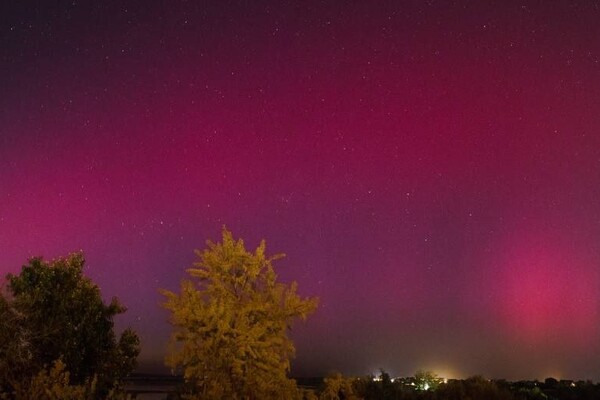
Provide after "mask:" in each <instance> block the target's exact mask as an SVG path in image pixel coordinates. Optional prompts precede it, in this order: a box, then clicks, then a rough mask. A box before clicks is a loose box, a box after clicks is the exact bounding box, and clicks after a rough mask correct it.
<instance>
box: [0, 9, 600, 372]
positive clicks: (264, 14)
mask: <svg viewBox="0 0 600 400" xmlns="http://www.w3.org/2000/svg"><path fill="white" fill-rule="evenodd" d="M599 20H600V3H599V2H597V1H558V2H551V3H548V2H534V1H531V2H528V1H521V2H517V1H507V2H476V1H435V0H431V1H427V2H425V1H416V0H415V1H410V0H409V1H396V2H370V1H364V2H362V1H348V2H346V1H344V2H342V1H299V2H293V1H260V0H259V1H227V2H226V1H179V0H172V1H106V2H91V1H89V2H88V1H81V2H80V1H68V2H67V1H45V2H44V1H39V2H28V1H23V2H21V1H19V2H3V3H2V5H1V6H0V273H1V274H2V275H4V274H6V273H8V272H18V271H19V269H20V267H21V265H23V264H24V263H25V262H26V260H27V259H28V258H29V257H32V256H36V255H43V256H45V257H46V258H48V259H51V258H53V257H56V256H59V255H66V254H68V253H70V252H73V251H77V250H79V249H82V250H83V251H84V252H85V255H86V259H87V267H86V274H87V275H88V276H89V277H91V278H92V279H93V280H94V281H95V282H97V283H98V285H99V286H100V287H101V289H102V291H103V295H104V296H105V297H106V298H107V299H108V298H110V297H111V296H113V295H115V296H118V297H119V298H120V299H121V301H122V302H123V303H124V304H125V305H126V306H127V307H128V311H127V313H126V314H125V315H124V316H122V317H120V318H119V319H118V320H117V321H116V324H117V327H118V329H122V328H123V327H125V326H131V327H133V328H134V329H135V330H137V331H138V332H139V334H140V336H141V339H142V347H143V351H142V354H141V356H140V371H162V370H165V371H166V368H165V367H163V361H162V360H163V357H164V354H165V351H166V342H167V339H168V336H169V333H170V326H169V325H168V322H167V319H168V313H167V312H166V311H165V310H163V309H161V308H160V303H161V302H162V301H163V299H162V297H161V295H160V294H159V293H158V291H157V289H158V288H167V289H171V290H176V289H177V288H178V285H179V281H180V280H181V279H182V278H184V277H185V268H187V267H189V266H190V265H191V263H192V262H194V261H195V256H194V253H193V250H194V249H196V248H200V249H202V248H204V247H205V241H206V239H214V240H216V239H219V238H220V231H221V228H222V226H223V225H226V226H227V227H228V228H229V229H230V230H232V231H233V233H234V235H235V236H236V237H242V238H244V239H245V242H246V244H247V246H248V247H250V248H253V247H255V246H257V245H258V243H259V241H260V239H262V238H264V239H266V240H267V249H268V250H270V252H271V253H272V254H273V253H279V252H284V253H286V254H287V257H286V258H285V259H284V260H281V261H278V263H277V264H276V266H277V267H278V271H279V276H280V278H281V280H283V281H285V282H290V281H292V280H296V281H297V282H298V284H299V288H300V290H299V291H300V293H301V294H303V295H306V296H309V295H310V296H318V297H320V299H321V302H320V307H319V309H318V311H317V312H316V313H315V314H314V315H313V316H312V317H311V318H310V319H309V320H308V321H307V322H305V323H301V324H299V325H296V326H295V327H294V330H293V333H292V334H293V337H294V340H295V342H296V344H297V357H296V359H295V361H294V363H293V370H292V372H293V374H295V375H297V376H302V375H304V376H307V375H308V376H314V375H320V374H324V373H327V372H328V371H331V370H339V371H342V372H344V373H346V374H368V373H372V372H374V371H377V369H378V368H379V367H383V368H384V369H386V370H387V371H389V372H390V373H391V374H392V375H409V374H413V373H414V372H415V371H416V370H417V369H419V368H426V369H431V370H434V371H436V372H437V373H439V374H441V375H444V376H449V377H463V376H468V375H472V374H483V375H485V376H488V377H497V378H508V379H525V378H543V377H546V376H554V377H557V378H575V379H593V380H600V359H599V358H598V356H597V354H599V352H600V344H599V343H600V202H599V201H598V200H599V199H600V24H598V21H599Z"/></svg>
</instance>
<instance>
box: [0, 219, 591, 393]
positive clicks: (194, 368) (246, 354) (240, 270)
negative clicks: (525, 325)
mask: <svg viewBox="0 0 600 400" xmlns="http://www.w3.org/2000/svg"><path fill="white" fill-rule="evenodd" d="M196 254H197V260H196V262H195V263H194V264H193V265H192V267H191V268H189V269H187V270H186V271H187V273H188V275H189V278H188V279H185V280H183V281H182V283H181V287H180V290H179V292H172V291H168V290H161V291H160V292H161V293H162V294H163V295H164V298H165V302H164V304H163V306H164V307H165V308H166V309H168V310H169V311H170V313H171V317H170V323H171V325H172V327H173V334H172V337H171V342H170V346H169V353H168V354H167V356H166V360H165V361H166V364H167V365H169V366H170V367H171V368H172V370H173V372H174V373H175V374H181V375H182V376H183V377H184V385H183V386H182V387H181V389H180V390H179V391H178V392H177V393H174V394H172V395H171V399H186V400H194V399H195V400H359V399H362V400H387V399H402V400H412V399H415V400H463V399H464V400H467V399H468V400H530V399H531V400H534V399H540V400H541V399H557V400H558V399H560V400H576V399H580V400H587V399H600V391H599V388H598V386H597V385H593V384H591V383H575V384H573V383H571V382H567V383H568V384H566V383H565V382H562V381H561V382H558V381H556V380H552V379H550V380H546V381H545V382H544V383H543V384H541V383H539V382H538V383H536V382H533V383H528V382H521V383H508V382H503V381H489V380H486V379H483V378H480V377H474V378H469V379H466V380H451V381H447V382H446V381H444V380H442V379H441V378H440V377H438V376H436V375H435V374H433V373H429V372H426V371H420V372H418V373H417V374H416V375H415V376H414V377H412V378H406V379H391V378H390V376H389V375H388V374H386V373H384V372H383V373H382V374H381V376H380V377H378V378H377V379H374V378H373V377H369V378H348V377H344V376H342V375H340V374H333V375H331V376H329V377H327V378H325V379H324V381H323V383H322V385H320V386H319V387H317V388H307V387H302V386H298V385H297V383H296V381H295V380H294V379H290V378H289V372H290V361H291V359H292V358H293V357H294V354H295V347H294V344H293V342H292V340H291V339H290V338H289V335H288V333H289V330H290V328H291V326H292V325H293V324H294V323H295V322H296V321H298V320H304V319H306V318H307V317H308V316H309V315H310V314H311V313H313V312H314V311H315V310H316V308H317V305H318V299H317V298H303V297H301V296H300V295H299V294H298V293H297V285H296V283H295V282H292V283H291V284H284V283H281V282H279V281H278V280H277V274H276V272H275V266H274V261H276V260H278V259H280V258H282V257H283V255H281V254H279V255H275V256H267V255H266V245H265V242H264V241H262V242H261V243H260V245H259V246H258V247H257V248H256V250H255V251H253V252H249V251H247V250H246V248H245V246H244V242H243V241H242V240H241V239H237V240H235V239H234V238H233V236H232V234H231V233H230V232H229V231H227V230H226V229H225V228H224V229H223V232H222V241H221V242H217V243H213V242H210V241H209V242H207V248H206V249H205V250H203V251H196ZM84 264H85V260H84V257H83V255H82V254H81V253H76V254H72V255H70V256H68V257H64V258H58V259H56V260H53V261H51V262H46V261H44V260H43V259H41V258H33V259H31V260H30V261H29V263H28V264H26V265H24V266H23V267H22V269H21V272H20V274H18V275H12V274H9V275H7V277H6V282H5V284H4V285H2V287H1V289H2V290H0V400H107V399H109V400H122V399H128V398H131V396H130V395H128V394H127V393H125V390H124V379H125V378H126V377H127V376H128V375H129V374H130V373H131V372H132V371H133V370H134V369H135V366H136V359H137V356H138V354H139V352H140V341H139V338H138V336H137V334H136V333H135V332H134V331H132V330H131V329H127V330H125V331H124V332H122V333H121V334H119V335H117V334H116V333H115V332H114V324H113V319H114V318H115V317H116V316H118V315H119V314H122V313H124V312H125V311H126V309H125V307H124V306H123V305H121V303H120V302H119V301H118V300H117V299H116V298H113V300H112V301H111V302H109V303H108V304H105V303H104V301H103V299H102V296H101V293H100V289H99V288H98V287H97V286H96V285H95V284H94V283H93V282H92V281H91V280H90V279H88V278H87V277H85V276H84V275H83V270H84Z"/></svg>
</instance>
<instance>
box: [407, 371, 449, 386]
mask: <svg viewBox="0 0 600 400" xmlns="http://www.w3.org/2000/svg"><path fill="white" fill-rule="evenodd" d="M414 381H415V385H416V387H417V389H419V390H435V389H437V387H438V386H439V385H440V384H441V383H443V382H444V379H443V378H440V377H439V376H438V375H437V374H436V373H435V372H432V371H424V370H419V371H417V373H416V374H415V378H414Z"/></svg>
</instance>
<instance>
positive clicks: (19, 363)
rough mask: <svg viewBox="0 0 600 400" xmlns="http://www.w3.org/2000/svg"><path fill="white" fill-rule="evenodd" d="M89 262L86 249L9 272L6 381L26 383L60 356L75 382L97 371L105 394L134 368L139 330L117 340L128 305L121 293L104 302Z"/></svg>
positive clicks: (0, 306) (0, 369) (2, 354)
mask: <svg viewBox="0 0 600 400" xmlns="http://www.w3.org/2000/svg"><path fill="white" fill-rule="evenodd" d="M84 263H85V261H84V258H83V254H81V253H76V254H72V255H70V256H68V257H66V258H58V259H56V260H54V261H52V262H50V263H48V262H45V261H43V260H42V259H41V258H33V259H31V260H30V262H29V264H28V265H25V266H23V268H22V270H21V273H20V274H19V275H12V274H9V275H8V276H7V286H6V288H5V289H6V290H5V293H4V294H1V295H0V340H1V341H0V387H2V386H4V389H9V390H10V388H11V387H12V388H14V387H15V385H19V384H21V385H22V384H23V382H27V380H28V379H31V378H32V377H34V376H36V375H37V374H38V373H40V371H42V370H44V368H46V367H47V366H50V365H52V364H53V363H55V362H56V361H57V360H60V362H61V364H60V365H61V366H64V369H65V370H66V371H68V372H69V375H68V376H69V380H70V384H83V383H84V382H85V381H87V380H89V379H91V378H93V377H96V379H97V388H98V391H99V395H104V394H106V393H107V392H108V391H109V390H110V388H112V387H114V386H115V385H117V384H118V383H119V382H120V381H121V380H122V378H123V377H125V376H126V375H127V374H129V373H130V372H131V371H132V370H133V368H134V367H135V363H136V357H137V355H138V354H139V339H138V337H137V335H136V334H135V333H134V332H133V331H131V330H126V331H125V332H123V334H122V335H121V336H120V338H119V339H118V340H117V337H116V335H115V333H114V331H113V318H114V316H116V315H118V314H121V313H123V312H125V308H124V307H123V306H122V305H121V304H119V302H118V301H117V299H116V298H113V300H112V302H111V303H110V304H108V305H106V304H104V302H103V300H102V297H101V294H100V289H99V288H98V287H97V286H96V285H95V284H94V283H93V282H92V281H91V280H90V279H88V278H86V277H84V276H83V273H82V271H83V267H84ZM61 368H62V367H61ZM26 384H27V383H26Z"/></svg>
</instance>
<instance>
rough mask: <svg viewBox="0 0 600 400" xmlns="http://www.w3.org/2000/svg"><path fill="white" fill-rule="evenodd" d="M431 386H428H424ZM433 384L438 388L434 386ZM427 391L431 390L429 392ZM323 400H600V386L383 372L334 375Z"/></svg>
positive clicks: (323, 390)
mask: <svg viewBox="0 0 600 400" xmlns="http://www.w3.org/2000/svg"><path fill="white" fill-rule="evenodd" d="M424 382H425V383H427V385H425V384H424ZM431 382H434V383H436V382H437V384H434V385H431ZM425 387H427V389H425ZM318 392H319V397H318V398H319V399H320V400H349V399H364V400H592V399H596V400H597V399H600V385H597V384H593V383H592V382H583V381H579V382H572V381H557V380H556V379H553V378H549V379H546V380H545V381H544V382H538V381H520V382H507V381H504V380H489V379H485V378H482V377H480V376H474V377H471V378H468V379H464V380H458V379H450V380H448V381H446V382H445V381H444V380H442V379H441V378H439V377H437V376H436V375H435V374H433V373H431V372H428V371H419V372H418V373H417V374H416V375H415V376H414V377H409V378H397V379H393V380H392V379H391V378H390V376H389V375H388V374H387V373H386V372H385V371H381V375H380V376H378V377H373V376H369V377H363V378H349V377H344V376H342V375H341V374H337V373H336V374H333V375H331V376H329V377H327V378H325V379H324V381H323V385H322V386H321V387H320V389H319V390H318Z"/></svg>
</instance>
